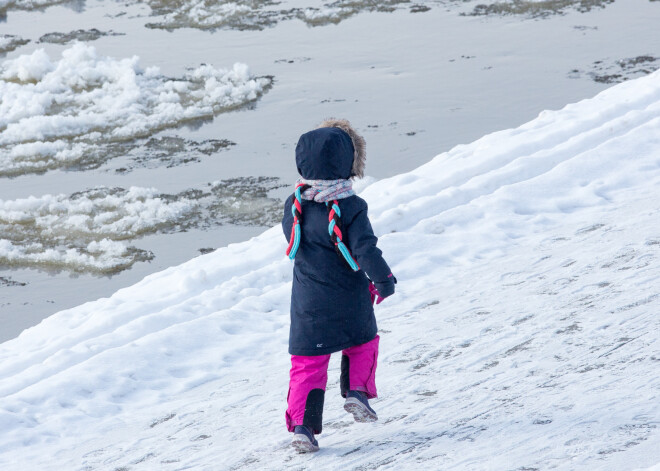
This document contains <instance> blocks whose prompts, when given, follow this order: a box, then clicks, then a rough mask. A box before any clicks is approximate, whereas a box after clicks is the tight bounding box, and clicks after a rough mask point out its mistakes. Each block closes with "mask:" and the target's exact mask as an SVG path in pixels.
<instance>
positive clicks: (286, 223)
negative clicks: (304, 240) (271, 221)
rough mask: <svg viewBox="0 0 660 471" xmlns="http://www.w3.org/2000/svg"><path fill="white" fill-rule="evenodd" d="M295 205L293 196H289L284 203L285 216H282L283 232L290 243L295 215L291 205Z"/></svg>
mask: <svg viewBox="0 0 660 471" xmlns="http://www.w3.org/2000/svg"><path fill="white" fill-rule="evenodd" d="M292 204H293V195H292V196H289V197H288V198H287V199H286V201H285V202H284V215H283V216H282V231H284V237H286V241H287V242H290V240H289V239H291V227H292V226H293V214H291V205H292Z"/></svg>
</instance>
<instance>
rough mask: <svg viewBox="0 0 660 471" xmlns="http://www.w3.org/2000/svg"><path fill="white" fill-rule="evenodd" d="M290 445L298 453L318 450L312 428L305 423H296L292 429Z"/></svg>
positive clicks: (317, 443)
mask: <svg viewBox="0 0 660 471" xmlns="http://www.w3.org/2000/svg"><path fill="white" fill-rule="evenodd" d="M291 446H292V447H293V448H295V449H296V451H297V452H298V453H309V452H312V451H319V442H317V441H316V439H315V438H314V434H313V433H312V430H311V429H310V428H309V427H307V426H305V425H296V428H295V429H294V431H293V440H292V441H291Z"/></svg>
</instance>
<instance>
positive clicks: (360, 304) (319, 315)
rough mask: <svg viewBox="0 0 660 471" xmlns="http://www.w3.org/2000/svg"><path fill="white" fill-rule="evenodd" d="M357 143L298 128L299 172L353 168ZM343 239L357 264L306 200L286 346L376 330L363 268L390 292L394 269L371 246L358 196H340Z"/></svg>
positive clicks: (345, 339)
mask: <svg viewBox="0 0 660 471" xmlns="http://www.w3.org/2000/svg"><path fill="white" fill-rule="evenodd" d="M354 154H355V152H354V146H353V144H352V140H351V137H350V136H349V134H348V133H346V132H345V131H343V130H341V129H339V128H334V127H329V128H319V129H316V130H314V131H310V132H308V133H306V134H303V135H302V136H301V138H300V140H299V141H298V145H297V147H296V164H297V166H298V172H299V173H300V175H301V176H302V177H303V178H305V179H308V180H314V179H322V180H335V179H339V178H344V179H346V178H349V177H350V176H351V175H352V168H353V158H354ZM292 204H293V196H291V197H289V198H288V199H287V201H286V203H285V205H284V217H283V219H282V229H283V230H284V235H285V236H286V238H287V241H288V240H289V238H290V236H291V227H292V224H293V215H292V214H291V205H292ZM339 208H340V209H341V232H342V235H343V241H344V243H345V244H346V246H347V247H348V248H349V250H350V251H351V253H352V254H353V257H354V258H355V259H356V260H357V262H358V264H359V265H360V268H361V269H360V270H359V271H357V272H354V271H352V270H351V269H350V268H349V267H348V265H347V263H346V262H345V261H344V260H343V258H340V256H339V255H338V254H337V252H336V251H335V247H334V244H332V242H331V240H330V236H329V234H328V210H327V208H326V206H325V204H323V203H317V202H314V201H309V200H303V203H302V217H301V229H302V232H301V235H302V236H301V242H300V246H299V249H298V252H297V254H296V257H295V263H294V268H293V288H292V291H291V329H290V335H289V353H290V354H292V355H305V356H309V355H325V354H329V353H333V352H337V351H340V350H343V349H345V348H348V347H352V346H355V345H360V344H363V343H366V342H369V341H370V340H373V339H374V338H375V336H376V332H377V327H376V318H375V316H374V310H373V306H372V303H371V296H370V294H369V280H368V279H367V274H368V275H369V277H370V278H371V279H372V280H373V281H374V283H375V284H376V288H378V290H379V292H380V293H381V294H382V295H384V296H387V295H390V294H392V293H393V292H394V279H393V277H391V276H390V275H391V270H390V268H389V267H388V265H387V263H386V262H385V260H384V259H383V257H382V252H381V251H380V249H378V248H377V247H376V242H377V241H378V239H377V238H376V236H375V235H374V233H373V230H372V228H371V224H370V222H369V218H368V217H367V203H366V202H365V201H364V200H363V199H362V198H360V197H358V196H350V197H348V198H344V199H341V200H339Z"/></svg>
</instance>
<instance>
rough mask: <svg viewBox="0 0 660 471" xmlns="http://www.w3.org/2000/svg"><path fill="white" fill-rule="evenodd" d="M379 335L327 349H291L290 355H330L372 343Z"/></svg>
mask: <svg viewBox="0 0 660 471" xmlns="http://www.w3.org/2000/svg"><path fill="white" fill-rule="evenodd" d="M377 335H378V332H376V333H375V334H373V336H371V337H368V338H366V339H365V340H364V341H358V342H346V343H344V344H341V345H337V346H333V347H325V348H291V347H289V355H299V356H302V357H313V356H318V355H329V354H331V353H336V352H340V351H342V350H345V349H347V348H350V347H355V346H357V345H362V344H364V343H367V342H371V341H372V340H373V339H375V338H376V337H377Z"/></svg>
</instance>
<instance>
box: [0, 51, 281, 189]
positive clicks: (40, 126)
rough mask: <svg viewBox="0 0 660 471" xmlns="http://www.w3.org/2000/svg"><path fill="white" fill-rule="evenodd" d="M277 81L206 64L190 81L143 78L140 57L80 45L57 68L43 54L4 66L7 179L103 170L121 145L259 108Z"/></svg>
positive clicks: (0, 107)
mask: <svg viewBox="0 0 660 471" xmlns="http://www.w3.org/2000/svg"><path fill="white" fill-rule="evenodd" d="M271 82H272V80H271V79H270V78H265V77H264V78H255V77H253V76H252V75H251V74H250V72H249V69H248V67H247V66H246V65H245V64H240V63H236V64H234V66H233V68H231V69H228V70H226V69H216V68H214V67H213V66H211V65H208V64H204V65H201V66H199V67H197V68H196V69H194V70H190V71H189V72H187V73H186V74H184V76H183V77H182V78H179V79H171V78H168V77H165V76H163V75H162V74H161V73H160V70H159V69H158V68H157V67H149V68H147V69H145V70H142V69H141V68H140V66H139V57H137V56H133V57H132V58H127V59H121V60H117V59H113V58H110V57H100V56H99V55H98V54H97V53H96V50H95V49H94V47H92V46H87V45H85V44H83V43H77V44H75V45H73V46H71V47H70V48H68V49H65V50H64V51H63V52H62V58H61V59H60V60H58V61H52V60H51V58H50V57H49V56H48V54H47V53H46V52H45V51H44V50H43V49H37V50H36V51H34V52H33V53H31V54H27V55H21V56H19V57H17V58H16V59H12V60H7V61H4V62H3V63H2V65H0V96H2V101H1V102H0V131H1V134H0V176H13V175H19V174H23V173H29V172H43V171H45V170H49V169H53V168H58V167H68V166H74V165H87V166H90V165H96V166H99V165H101V164H102V163H103V160H104V159H107V155H108V154H112V153H113V151H114V152H115V153H119V154H122V153H125V149H123V148H121V147H118V148H117V149H113V147H112V146H113V145H114V146H115V147H117V143H121V142H127V141H131V140H134V139H137V138H141V137H145V136H149V135H151V134H153V133H155V132H157V131H159V130H162V129H165V128H168V127H173V126H179V125H181V124H182V123H185V122H187V121H190V120H194V119H202V118H210V117H213V116H214V115H216V114H218V113H221V112H223V111H227V110H230V109H235V108H237V107H240V106H241V105H244V104H246V103H248V102H251V101H254V100H256V99H257V98H258V97H259V96H260V95H261V94H262V93H263V92H264V91H265V89H266V88H267V87H269V86H270V84H271Z"/></svg>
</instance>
